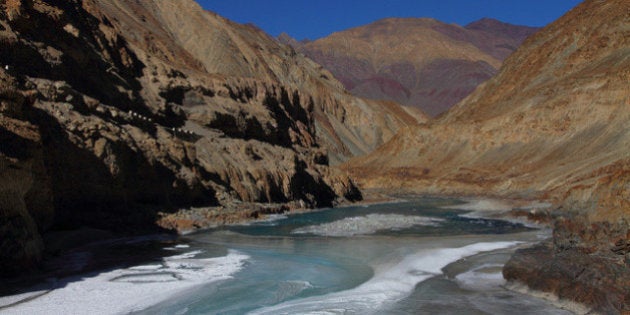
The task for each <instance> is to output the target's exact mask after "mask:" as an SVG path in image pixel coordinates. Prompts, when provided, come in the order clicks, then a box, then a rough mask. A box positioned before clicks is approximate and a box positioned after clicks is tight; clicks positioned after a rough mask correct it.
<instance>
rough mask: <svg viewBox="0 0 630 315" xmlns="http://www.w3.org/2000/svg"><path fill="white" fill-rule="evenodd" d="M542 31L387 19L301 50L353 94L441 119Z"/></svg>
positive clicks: (288, 40) (488, 21) (492, 23)
mask: <svg viewBox="0 0 630 315" xmlns="http://www.w3.org/2000/svg"><path fill="white" fill-rule="evenodd" d="M535 31H537V28H531V27H524V26H515V25H510V24H506V23H502V22H499V21H496V20H491V19H483V20H480V21H478V22H475V23H471V24H470V25H467V26H466V27H461V26H457V25H452V24H445V23H442V22H439V21H436V20H433V19H414V18H408V19H398V18H392V19H385V20H380V21H377V22H374V23H372V24H369V25H366V26H362V27H357V28H353V29H349V30H346V31H342V32H338V33H334V34H332V35H330V36H328V37H326V38H322V39H319V40H316V41H313V42H306V43H298V42H297V41H295V40H293V39H291V38H289V37H288V36H286V35H284V36H283V37H282V38H281V39H280V40H281V41H283V42H284V43H287V44H292V45H294V47H296V49H297V50H298V51H300V52H302V53H304V54H305V55H306V56H307V57H309V58H311V59H313V60H314V61H316V62H317V63H319V64H321V65H323V66H324V67H325V68H326V69H328V70H330V71H331V72H332V73H333V74H334V75H335V77H337V78H338V79H339V80H340V81H341V82H342V83H343V84H344V86H345V87H346V88H347V89H348V90H349V91H350V92H351V93H353V94H354V95H357V96H362V97H367V98H371V99H388V100H393V101H396V102H398V103H401V104H404V105H410V106H415V107H417V108H420V109H422V110H423V111H425V112H426V113H428V114H430V115H432V116H436V115H438V114H440V113H442V112H444V111H445V110H447V109H448V108H450V107H451V106H452V105H454V104H455V103H457V102H458V101H460V100H462V99H463V98H464V97H465V96H467V95H468V94H470V93H471V92H472V91H473V90H474V89H475V88H476V87H477V86H478V85H479V84H480V83H482V82H484V81H486V80H487V79H489V78H490V77H492V76H493V75H494V74H495V73H496V72H497V69H498V68H499V67H500V65H501V62H502V61H503V59H505V58H506V57H507V56H508V55H509V54H511V53H512V52H514V50H516V48H517V47H518V46H519V45H520V43H521V42H522V41H523V40H524V39H525V38H526V37H527V36H529V35H531V34H533V33H534V32H535Z"/></svg>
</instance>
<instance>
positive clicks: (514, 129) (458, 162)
mask: <svg viewBox="0 0 630 315" xmlns="http://www.w3.org/2000/svg"><path fill="white" fill-rule="evenodd" d="M628 82H630V3H628V2H627V1H622V0H614V1H595V0H590V1H585V2H584V3H583V4H581V5H579V6H578V7H576V8H575V9H574V10H572V11H571V12H570V13H568V14H567V15H565V16H564V17H562V18H561V19H559V20H558V21H556V22H554V23H553V24H551V25H549V26H548V27H546V28H545V29H543V30H542V31H540V32H539V33H537V34H536V35H535V36H533V37H530V38H529V39H528V40H526V42H525V43H524V44H523V46H522V47H521V48H519V49H518V51H517V52H516V53H514V54H513V55H512V56H510V57H509V58H508V59H507V60H506V61H505V64H504V65H503V67H502V69H501V71H500V72H499V74H498V75H497V76H495V77H494V78H493V79H491V80H489V81H488V82H486V83H485V84H483V85H482V86H481V87H480V88H478V89H477V90H476V91H475V92H474V93H473V94H471V95H470V96H468V97H467V98H466V99H465V100H464V101H462V102H461V103H459V104H458V105H457V106H455V107H454V108H452V109H451V110H450V111H449V112H447V113H446V114H445V115H444V116H443V117H440V118H439V119H437V120H435V121H433V122H430V123H428V124H426V125H424V126H421V127H411V128H408V129H405V130H404V131H403V132H401V133H399V134H398V135H396V137H395V138H394V139H393V140H391V141H389V142H388V143H386V144H385V145H384V146H382V147H381V148H379V149H378V150H377V151H375V152H374V153H372V154H370V155H368V156H366V157H361V158H357V159H356V160H353V161H351V162H350V163H349V168H350V169H351V170H352V171H353V173H354V175H355V178H356V179H359V181H360V183H361V185H362V186H363V187H374V188H390V189H391V188H399V189H402V190H410V191H415V192H422V193H440V194H442V193H448V194H494V195H502V196H513V197H515V196H516V197H528V198H543V199H547V200H551V201H552V202H553V203H554V204H555V205H556V209H558V214H557V215H558V216H559V217H560V219H558V220H557V221H556V226H555V232H554V239H553V240H552V241H551V242H550V243H545V244H543V245H541V246H540V247H539V248H537V249H532V250H530V251H523V252H520V254H519V255H517V256H516V257H515V258H514V259H513V262H512V263H510V264H508V268H506V271H505V275H506V277H507V278H509V279H511V280H519V281H523V282H526V283H528V284H529V285H531V286H532V287H534V288H535V289H538V290H545V291H552V292H554V293H556V294H558V295H559V296H560V297H562V298H568V299H575V300H579V301H581V302H584V303H587V304H589V305H591V306H594V307H595V308H596V309H597V310H598V311H601V312H604V313H610V312H619V311H620V310H626V311H628V310H629V309H630V304H629V303H628V301H630V296H629V295H628V294H629V292H630V278H629V277H628V275H629V274H630V269H629V268H630V264H629V262H630V252H629V250H630V247H629V245H628V244H630V225H629V224H628V222H630V89H629V88H628ZM519 257H520V258H519ZM575 270H592V271H590V272H588V273H575V272H574V271H575Z"/></svg>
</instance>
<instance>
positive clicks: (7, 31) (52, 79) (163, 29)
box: [0, 0, 424, 274]
mask: <svg viewBox="0 0 630 315" xmlns="http://www.w3.org/2000/svg"><path fill="white" fill-rule="evenodd" d="M0 41H1V42H2V45H1V46H0V62H1V63H2V69H1V70H0V95H1V96H2V97H1V98H0V100H1V103H0V143H1V146H0V209H1V211H0V270H1V272H2V273H3V274H4V273H10V272H11V271H12V270H15V269H23V268H26V267H28V266H32V265H33V264H34V263H35V262H37V261H38V260H39V258H41V255H42V253H43V242H42V235H44V239H45V238H46V237H45V235H46V232H47V231H49V230H51V229H55V230H62V231H66V230H73V229H77V228H79V227H84V226H88V227H93V228H99V229H108V230H118V231H120V230H122V231H137V230H138V229H139V228H140V229H141V228H145V229H154V228H155V227H156V222H157V223H158V224H159V225H160V226H162V227H165V228H173V229H178V230H186V229H194V228H198V227H203V226H208V225H209V224H216V223H221V222H233V221H238V220H242V219H245V218H248V217H256V216H258V215H261V214H264V213H266V212H275V211H285V210H288V209H290V208H294V207H320V206H330V205H334V204H336V203H338V202H340V201H343V200H344V199H347V200H357V199H360V198H361V194H360V192H359V191H358V190H357V189H356V187H355V186H354V184H353V183H352V182H351V181H350V180H349V178H348V177H347V175H344V174H343V173H340V172H339V171H338V170H336V169H334V168H331V167H329V164H330V163H338V162H339V161H343V160H345V159H347V158H348V157H351V156H354V155H356V154H363V153H365V152H368V151H370V150H372V149H373V148H374V147H376V146H378V145H380V144H381V143H383V142H384V141H385V140H388V139H389V138H390V137H391V136H392V135H393V134H394V133H395V132H396V131H397V130H398V129H400V128H401V127H404V126H407V125H413V124H417V123H418V119H421V120H422V119H424V118H423V116H422V114H421V113H419V112H415V111H413V110H408V109H404V108H402V107H400V106H398V105H396V104H393V103H388V102H375V101H367V100H363V99H359V98H356V97H354V96H352V95H350V94H348V93H346V92H345V90H344V89H343V87H342V86H341V84H340V83H339V82H338V81H336V80H335V79H334V78H333V76H332V75H331V74H330V72H328V71H326V70H323V69H322V68H321V67H320V66H319V65H317V64H315V63H313V62H312V61H311V60H309V59H307V58H304V57H303V56H300V55H298V54H296V53H295V51H294V50H293V49H291V48H289V47H286V46H284V45H280V44H278V43H277V42H276V41H275V40H273V39H272V38H270V37H269V36H268V35H266V34H265V33H263V32H262V31H260V30H259V29H257V28H255V27H252V26H246V25H239V24H235V23H232V22H230V21H228V20H226V19H224V18H221V17H219V16H217V15H215V14H213V13H209V12H206V11H204V10H202V8H201V7H200V6H199V5H197V4H196V3H195V2H193V1H192V0H186V1H179V0H178V1H175V0H153V1H142V2H141V3H140V2H137V1H123V0H120V1H111V0H83V1H79V0H72V1H40V0H23V1H20V0H15V1H3V2H1V3H0ZM4 65H7V67H6V68H5V67H4ZM193 206H195V207H196V208H195V210H183V211H180V212H176V210H177V209H181V208H190V207H193ZM78 241H80V240H78Z"/></svg>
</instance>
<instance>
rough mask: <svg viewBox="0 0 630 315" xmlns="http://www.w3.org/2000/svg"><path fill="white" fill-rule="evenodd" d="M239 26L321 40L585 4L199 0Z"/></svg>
mask: <svg viewBox="0 0 630 315" xmlns="http://www.w3.org/2000/svg"><path fill="white" fill-rule="evenodd" d="M197 2H199V3H200V4H201V5H202V6H203V7H204V8H206V9H208V10H210V11H214V12H216V13H218V14H220V15H222V16H224V17H227V18H229V19H231V20H233V21H236V22H239V23H253V24H256V25H257V26H259V27H260V28H262V29H263V30H265V31H266V32H267V33H269V34H271V35H273V36H277V35H278V34H280V33H281V32H287V33H288V34H289V35H291V36H293V37H295V38H297V39H305V38H309V39H317V38H320V37H324V36H327V35H329V34H330V33H333V32H336V31H341V30H345V29H348V28H351V27H355V26H361V25H365V24H368V23H371V22H374V21H376V20H379V19H382V18H386V17H431V18H435V19H438V20H440V21H443V22H447V23H457V24H459V25H465V24H468V23H470V22H473V21H476V20H478V19H481V18H483V17H490V18H495V19H497V20H501V21H504V22H508V23H512V24H519V25H529V26H544V25H547V24H548V23H550V22H552V21H554V20H556V19H557V18H559V17H560V16H562V15H563V14H564V13H566V12H567V11H569V10H570V9H571V8H573V7H575V6H576V5H577V4H579V3H580V2H581V1H580V0H379V1H376V0H197Z"/></svg>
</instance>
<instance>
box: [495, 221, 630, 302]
mask: <svg viewBox="0 0 630 315" xmlns="http://www.w3.org/2000/svg"><path fill="white" fill-rule="evenodd" d="M503 275H504V277H505V278H506V279H507V280H509V281H519V282H522V283H526V284H527V285H528V286H529V287H531V288H532V289H535V290H540V291H545V292H552V293H554V294H555V295H557V296H558V297H560V298H562V299H566V300H572V301H577V302H580V303H583V304H586V305H588V306H590V307H592V308H593V310H594V311H596V312H599V313H603V314H615V313H620V312H628V311H630V227H629V225H628V222H625V221H624V222H620V223H619V224H610V223H598V224H589V223H587V222H584V221H583V220H579V219H559V220H557V221H556V224H555V227H554V235H553V239H552V240H551V241H548V242H544V243H542V244H539V245H536V246H533V247H531V248H527V249H521V250H518V251H517V252H516V253H515V255H514V256H513V257H512V258H511V259H510V261H509V262H508V263H507V264H506V265H505V268H504V270H503Z"/></svg>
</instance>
